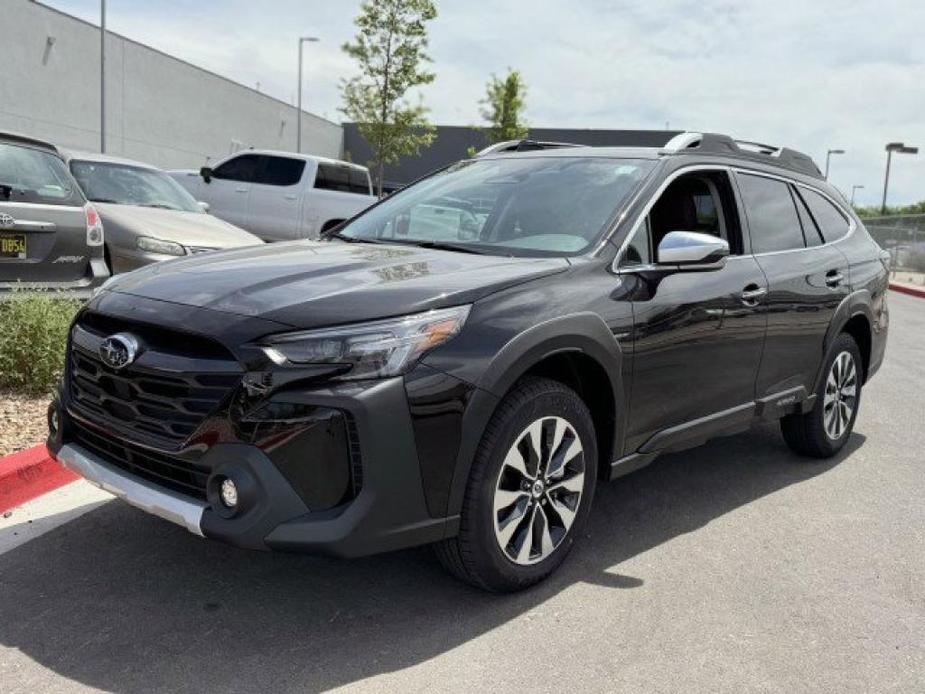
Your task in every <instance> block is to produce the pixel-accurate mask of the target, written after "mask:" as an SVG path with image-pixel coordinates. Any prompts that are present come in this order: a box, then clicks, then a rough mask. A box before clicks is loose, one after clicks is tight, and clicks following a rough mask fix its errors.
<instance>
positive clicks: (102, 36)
mask: <svg viewBox="0 0 925 694" xmlns="http://www.w3.org/2000/svg"><path fill="white" fill-rule="evenodd" d="M105 151H106V0H100V152H105Z"/></svg>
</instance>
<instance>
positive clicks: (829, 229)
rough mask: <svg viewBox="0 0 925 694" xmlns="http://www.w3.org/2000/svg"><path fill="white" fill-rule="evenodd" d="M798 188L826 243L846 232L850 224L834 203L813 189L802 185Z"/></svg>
mask: <svg viewBox="0 0 925 694" xmlns="http://www.w3.org/2000/svg"><path fill="white" fill-rule="evenodd" d="M798 190H799V191H800V195H801V196H802V197H803V199H804V200H805V201H806V204H807V205H808V206H809V211H810V212H811V213H812V215H813V219H815V220H816V224H818V225H819V230H820V231H821V232H822V237H823V238H824V239H825V242H826V243H832V241H837V240H838V239H840V238H841V237H842V236H844V235H845V234H847V233H848V229H850V228H851V226H850V225H849V223H848V220H847V219H845V216H844V215H843V214H842V213H841V212H839V211H838V208H836V207H835V205H833V204H832V203H831V202H829V201H828V200H827V199H826V198H825V197H824V196H823V195H820V194H819V193H817V192H816V191H814V190H810V189H809V188H803V187H802V186H801V187H800V188H798Z"/></svg>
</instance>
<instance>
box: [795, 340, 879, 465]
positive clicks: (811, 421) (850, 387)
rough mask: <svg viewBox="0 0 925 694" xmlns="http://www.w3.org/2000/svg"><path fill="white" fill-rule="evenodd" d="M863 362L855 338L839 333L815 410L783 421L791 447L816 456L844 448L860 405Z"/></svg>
mask: <svg viewBox="0 0 925 694" xmlns="http://www.w3.org/2000/svg"><path fill="white" fill-rule="evenodd" d="M862 364H863V362H862V361H861V352H860V350H859V349H858V345H857V343H856V342H855V341H854V338H853V337H851V336H850V335H848V334H845V333H842V334H841V335H839V336H838V338H837V339H836V340H835V343H834V344H833V345H832V348H831V349H830V350H829V354H828V356H827V358H826V361H825V367H824V368H825V371H824V372H823V373H824V374H825V377H824V378H823V379H822V383H820V384H819V388H818V390H817V391H816V404H815V406H814V407H813V409H812V410H811V411H809V412H807V413H806V414H802V415H800V414H791V415H787V416H786V417H784V418H783V419H781V421H780V426H781V433H783V435H784V440H785V441H786V442H787V445H788V446H790V448H791V449H793V450H794V451H795V452H797V453H800V454H801V455H806V456H811V457H813V458H829V457H831V456H833V455H835V454H836V453H838V452H839V451H840V450H841V449H842V446H844V445H845V442H846V441H847V440H848V437H849V436H850V435H851V431H852V429H854V422H855V420H856V419H857V416H858V407H859V406H860V404H861V380H862V378H863V373H864V372H863V366H862Z"/></svg>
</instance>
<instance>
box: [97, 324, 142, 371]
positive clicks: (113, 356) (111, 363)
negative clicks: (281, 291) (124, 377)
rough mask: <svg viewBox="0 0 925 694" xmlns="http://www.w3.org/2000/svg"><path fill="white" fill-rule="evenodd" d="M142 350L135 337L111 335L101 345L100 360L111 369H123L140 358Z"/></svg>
mask: <svg viewBox="0 0 925 694" xmlns="http://www.w3.org/2000/svg"><path fill="white" fill-rule="evenodd" d="M140 351H141V348H140V346H139V344H138V340H137V339H136V338H135V336H134V335H129V334H128V333H118V334H116V335H110V336H109V337H107V338H106V339H105V340H103V341H102V342H101V343H100V349H99V353H100V359H102V360H103V363H104V364H105V365H106V366H108V367H109V368H111V369H121V368H123V367H126V366H128V365H129V364H131V363H132V362H133V361H135V359H136V358H137V357H138V353H139V352H140Z"/></svg>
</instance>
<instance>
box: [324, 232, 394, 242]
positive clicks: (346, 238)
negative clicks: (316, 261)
mask: <svg viewBox="0 0 925 694" xmlns="http://www.w3.org/2000/svg"><path fill="white" fill-rule="evenodd" d="M324 238H326V239H338V240H340V241H343V242H344V243H378V244H381V243H385V241H379V240H377V239H364V238H361V237H359V236H347V235H345V234H342V233H340V232H339V231H330V232H325V234H324Z"/></svg>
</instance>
